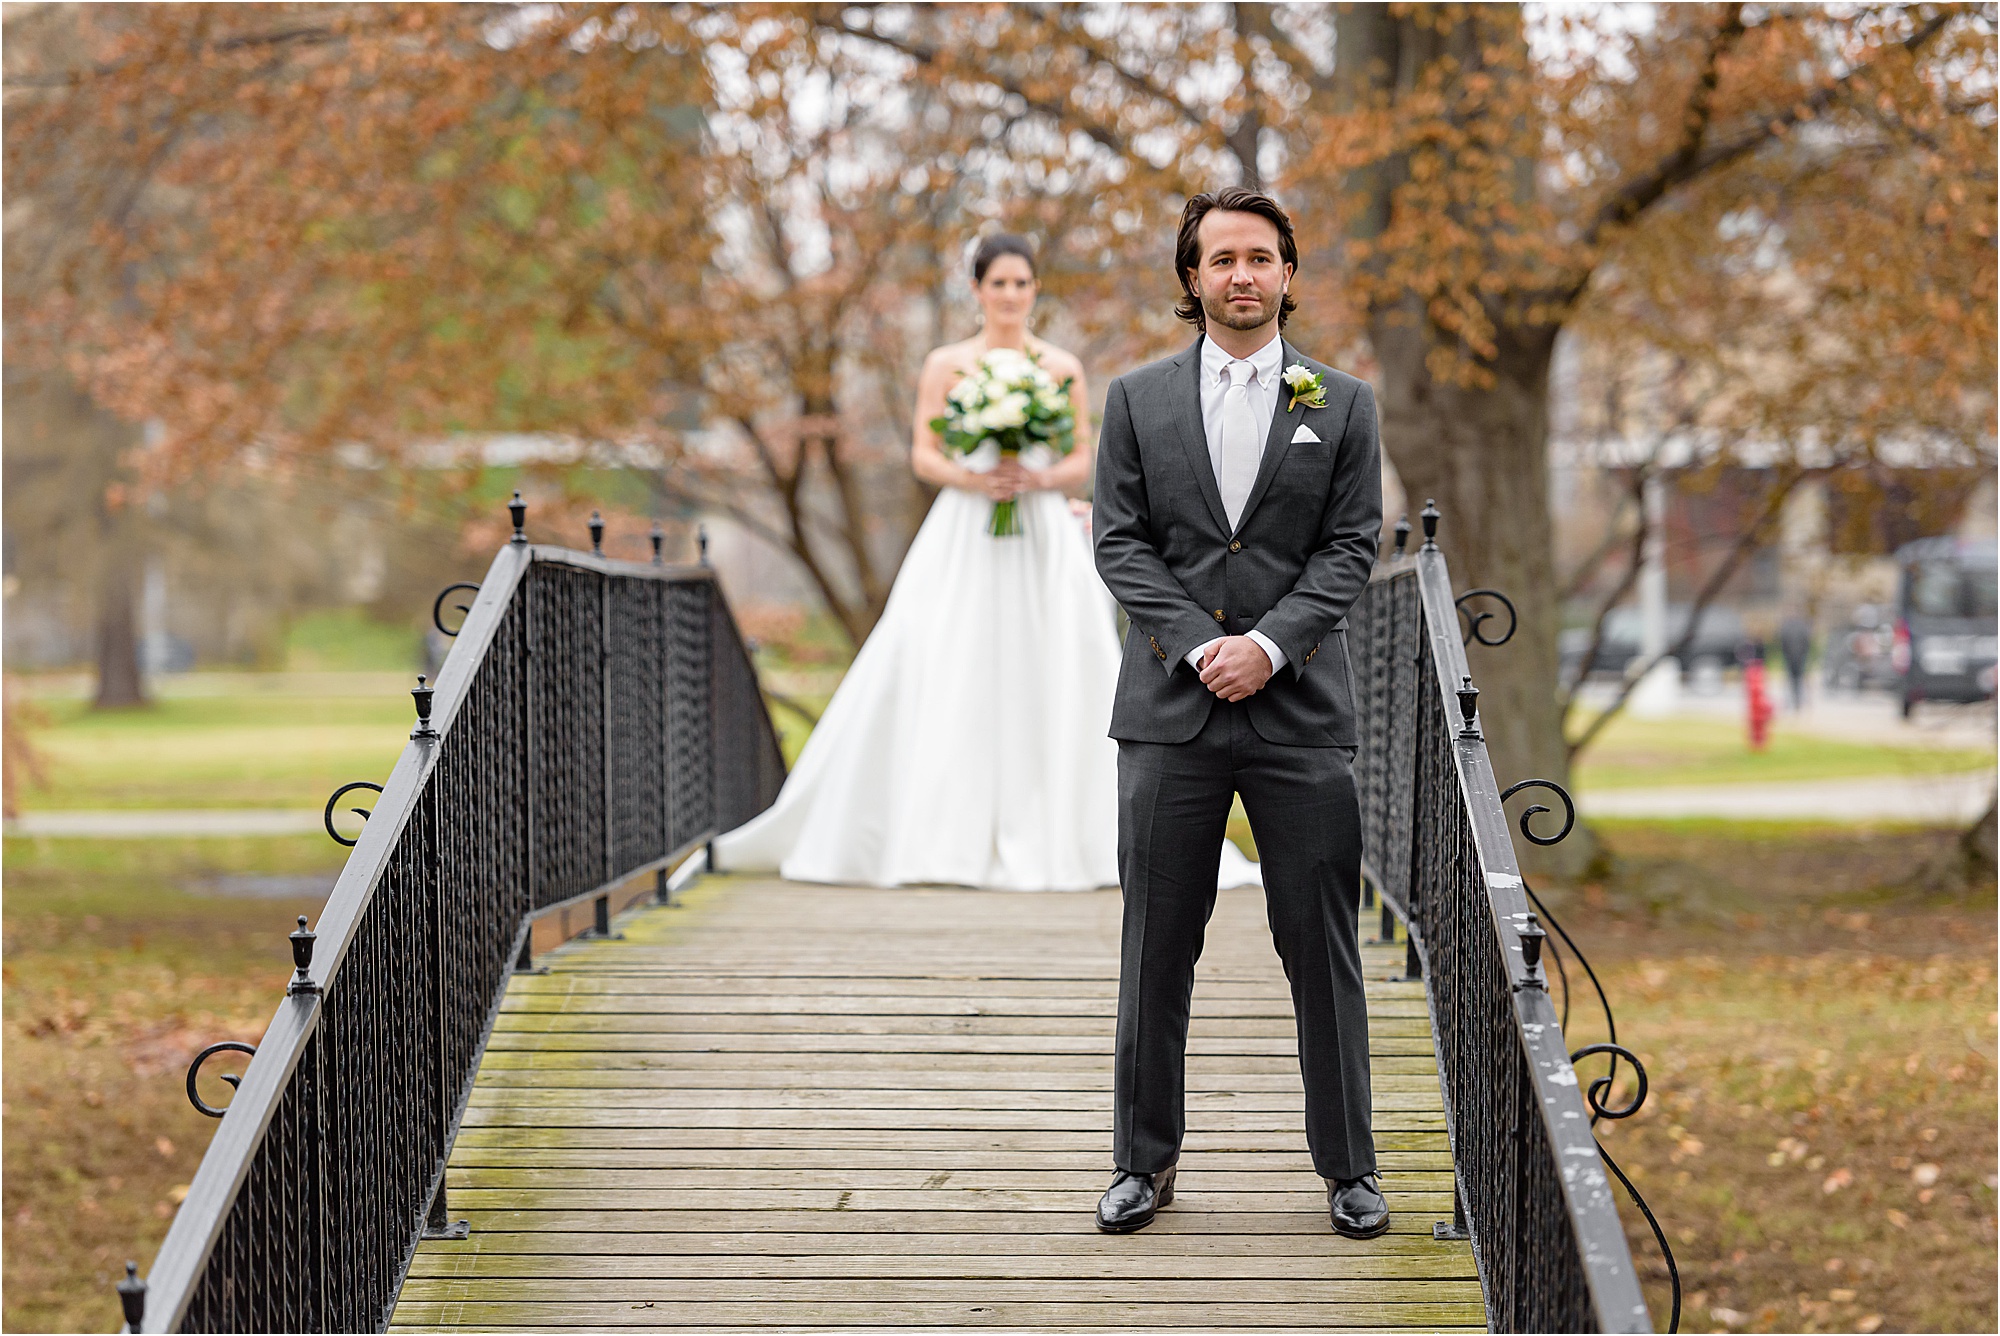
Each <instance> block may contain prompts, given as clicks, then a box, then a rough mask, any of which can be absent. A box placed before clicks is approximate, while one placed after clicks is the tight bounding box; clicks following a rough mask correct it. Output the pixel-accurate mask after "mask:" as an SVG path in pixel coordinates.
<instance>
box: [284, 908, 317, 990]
mask: <svg viewBox="0 0 2000 1336" xmlns="http://www.w3.org/2000/svg"><path fill="white" fill-rule="evenodd" d="M291 939H292V964H294V965H296V966H297V967H298V971H299V972H298V975H297V976H296V977H295V978H293V980H292V985H291V987H289V988H287V989H286V990H285V991H286V992H287V993H317V992H318V991H319V985H318V984H316V983H314V982H313V981H312V978H311V976H310V975H309V974H308V973H307V971H309V970H311V969H312V963H313V944H314V943H315V942H317V941H318V940H319V934H318V933H316V932H314V931H313V930H312V929H310V928H308V927H307V926H306V916H305V915H304V914H301V915H299V926H298V927H297V928H296V929H294V930H293V931H292V934H291Z"/></svg>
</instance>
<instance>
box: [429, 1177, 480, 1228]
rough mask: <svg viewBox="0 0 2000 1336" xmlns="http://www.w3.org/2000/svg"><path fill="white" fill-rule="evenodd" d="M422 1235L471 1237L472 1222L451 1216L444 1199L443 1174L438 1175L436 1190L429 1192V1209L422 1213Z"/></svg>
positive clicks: (449, 1207)
mask: <svg viewBox="0 0 2000 1336" xmlns="http://www.w3.org/2000/svg"><path fill="white" fill-rule="evenodd" d="M424 1237H425V1238H427V1239H466V1238H471V1237H472V1222H471V1221H469V1220H454V1219H452V1218H451V1206H450V1203H448V1202H447V1201H446V1200H445V1192H444V1176H443V1175H442V1174H440V1175H439V1176H438V1185H437V1191H436V1192H434V1193H432V1194H431V1206H430V1210H429V1211H427V1212H425V1213H424Z"/></svg>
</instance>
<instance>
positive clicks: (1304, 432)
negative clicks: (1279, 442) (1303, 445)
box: [1292, 422, 1319, 445]
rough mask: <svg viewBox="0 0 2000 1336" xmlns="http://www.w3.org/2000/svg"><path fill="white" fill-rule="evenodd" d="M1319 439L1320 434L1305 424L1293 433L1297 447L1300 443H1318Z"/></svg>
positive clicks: (1300, 425)
mask: <svg viewBox="0 0 2000 1336" xmlns="http://www.w3.org/2000/svg"><path fill="white" fill-rule="evenodd" d="M1318 439H1319V433H1318V432H1316V431H1314V430H1313V429H1312V428H1311V427H1308V426H1307V425H1306V424H1305V423H1303V422H1301V423H1300V424H1299V429H1298V430H1297V431H1295V432H1293V433H1292V444H1293V445H1297V444H1298V443H1299V442H1300V441H1317V440H1318Z"/></svg>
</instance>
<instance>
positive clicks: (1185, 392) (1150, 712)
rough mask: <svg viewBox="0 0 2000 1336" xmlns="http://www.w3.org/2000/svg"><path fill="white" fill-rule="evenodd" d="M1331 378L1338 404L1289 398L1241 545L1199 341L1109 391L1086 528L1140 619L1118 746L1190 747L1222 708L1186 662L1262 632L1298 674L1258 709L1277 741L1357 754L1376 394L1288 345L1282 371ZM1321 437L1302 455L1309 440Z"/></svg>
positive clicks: (1376, 500)
mask: <svg viewBox="0 0 2000 1336" xmlns="http://www.w3.org/2000/svg"><path fill="white" fill-rule="evenodd" d="M1294 362H1303V363H1305V364H1306V365H1307V366H1308V367H1310V368H1312V369H1313V370H1314V371H1317V372H1320V373H1322V374H1323V375H1324V376H1325V377H1326V390H1327V394H1326V407H1324V408H1307V407H1305V406H1304V405H1300V406H1298V407H1296V408H1292V409H1289V410H1287V409H1286V407H1285V405H1286V404H1287V403H1289V402H1290V401H1291V393H1290V391H1289V390H1288V389H1286V388H1284V387H1283V386H1282V385H1281V386H1280V388H1279V394H1278V401H1277V411H1276V412H1275V413H1273V414H1272V416H1271V434H1270V436H1269V437H1268V438H1267V439H1266V441H1265V443H1264V460H1263V464H1262V466H1261V467H1260V468H1259V470H1258V473H1257V480H1256V483H1255V484H1254V485H1253V486H1252V487H1251V489H1250V498H1249V500H1248V501H1247V502H1246V503H1245V504H1244V507H1243V514H1242V519H1241V522H1240V523H1239V524H1238V525H1237V527H1236V529H1235V531H1234V532H1231V531H1230V528H1229V521H1228V517H1227V512H1226V511H1225V510H1224V509H1223V506H1222V493H1221V492H1220V491H1219V490H1218V489H1217V487H1216V480H1215V469H1214V467H1213V466H1212V465H1211V464H1210V463H1209V459H1208V440H1207V436H1206V434H1205V433H1204V431H1203V429H1202V420H1201V382H1200V376H1201V341H1200V340H1199V339H1197V340H1196V341H1195V343H1194V345H1193V346H1192V347H1190V348H1188V349H1187V350H1185V351H1184V352H1182V353H1180V354H1179V355H1178V356H1175V357H1169V358H1166V359H1165V360H1163V361H1159V362H1154V363H1152V364H1150V365H1148V366H1143V367H1140V368H1139V369H1138V370H1137V371H1133V372H1129V373H1127V374H1126V375H1123V376H1120V377H1119V378H1118V379H1117V380H1114V381H1112V382H1111V388H1110V390H1109V392H1108V393H1107V394H1106V396H1105V403H1104V423H1103V427H1102V430H1101V431H1100V433H1099V437H1098V446H1097V493H1096V498H1095V504H1094V507H1093V510H1092V516H1091V528H1092V530H1093V531H1094V533H1095V535H1096V547H1097V570H1098V573H1099V574H1100V575H1102V576H1103V577H1104V583H1105V584H1106V585H1108V586H1109V587H1110V589H1111V592H1112V594H1113V596H1114V597H1116V598H1117V600H1118V602H1119V603H1120V604H1121V605H1122V606H1123V607H1124V609H1125V613H1126V615H1127V616H1128V617H1130V618H1131V621H1132V629H1131V630H1130V632H1129V633H1127V635H1126V637H1125V657H1124V662H1123V664H1122V665H1121V667H1120V670H1119V674H1118V695H1117V699H1116V701H1115V702H1114V703H1113V706H1112V711H1111V736H1112V737H1114V738H1119V739H1122V740H1126V741H1131V742H1169V743H1172V742H1186V741H1188V740H1189V739H1191V738H1193V737H1194V736H1195V734H1197V733H1199V732H1200V731H1201V727H1202V725H1203V724H1204V723H1206V722H1207V720H1208V713H1209V709H1210V706H1211V705H1212V704H1213V703H1214V701H1215V699H1216V698H1215V696H1214V695H1213V694H1212V693H1211V692H1210V691H1209V690H1208V688H1206V687H1204V686H1203V685H1202V684H1201V678H1200V676H1199V675H1198V674H1197V673H1196V672H1195V671H1194V670H1193V669H1192V668H1190V667H1189V666H1188V665H1187V663H1186V662H1185V660H1186V658H1187V654H1188V651H1190V650H1192V649H1194V648H1195V647H1196V646H1197V645H1200V644H1203V643H1204V642H1206V641H1209V640H1213V639H1214V638H1215V637H1216V636H1218V635H1243V634H1244V633H1246V632H1248V631H1249V630H1251V629H1252V628H1253V627H1254V628H1255V629H1257V630H1258V631H1261V632H1262V633H1263V634H1265V635H1267V636H1269V637H1270V638H1271V640H1272V642H1273V643H1275V644H1276V645H1277V646H1278V648H1279V649H1281V650H1283V651H1284V652H1285V659H1286V664H1285V667H1284V668H1283V669H1281V670H1279V672H1277V673H1276V674H1274V675H1273V676H1272V678H1271V680H1270V682H1269V683H1267V684H1266V685H1265V687H1264V689H1263V690H1262V691H1259V692H1257V693H1256V694H1255V695H1253V696H1251V697H1250V698H1249V700H1248V701H1247V702H1246V704H1247V705H1248V707H1249V715H1250V722H1251V725H1252V726H1253V727H1254V728H1255V729H1256V730H1257V733H1258V735H1259V736H1260V737H1262V738H1263V739H1264V740H1265V741H1267V742H1274V743H1279V744H1283V745H1288V746H1301V747H1326V746H1353V745H1355V742H1356V736H1355V728H1354V690H1353V680H1354V677H1353V672H1352V670H1351V669H1350V668H1349V665H1348V661H1347V632H1346V625H1347V622H1346V618H1347V610H1348V609H1349V608H1350V607H1352V606H1353V604H1354V600H1355V598H1356V597H1358V596H1359V595H1360V593H1361V590H1362V588H1363V586H1365V585H1366V584H1367V583H1368V576H1369V573H1370V572H1371V571H1372V570H1373V569H1374V566H1375V552H1376V545H1377V543H1378V541H1379V539H1380V535H1381V529H1382V466H1381V455H1380V444H1379V442H1378V439H1377V435H1376V426H1375V396H1374V393H1373V392H1372V391H1371V390H1370V389H1369V388H1368V386H1367V384H1366V383H1365V382H1363V381H1360V380H1357V379H1355V378H1354V377H1353V376H1349V375H1346V374H1344V373H1342V372H1339V371H1335V370H1333V369H1332V368H1331V367H1328V366H1325V365H1323V364H1321V363H1319V362H1315V361H1313V360H1312V359H1311V358H1308V357H1304V356H1301V355H1300V353H1299V351H1298V350H1297V349H1296V348H1294V347H1292V345H1291V344H1290V343H1286V344H1285V345H1284V360H1283V362H1282V364H1281V365H1283V366H1290V365H1292V364H1293V363H1294ZM1301 424H1304V425H1305V426H1308V427H1311V428H1312V430H1313V431H1314V433H1315V434H1317V435H1318V436H1319V440H1318V441H1316V442H1315V441H1298V442H1294V441H1293V439H1292V437H1293V435H1294V434H1295V433H1296V432H1297V430H1298V428H1299V426H1300V425H1301Z"/></svg>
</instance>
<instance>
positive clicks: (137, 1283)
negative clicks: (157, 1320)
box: [118, 1261, 146, 1331]
mask: <svg viewBox="0 0 2000 1336" xmlns="http://www.w3.org/2000/svg"><path fill="white" fill-rule="evenodd" d="M118 1304H119V1306H120V1307H121V1308H123V1309H124V1310H125V1327H126V1330H128V1331H137V1330H139V1328H140V1327H141V1326H143V1325H144V1324H145V1321H146V1282H145V1281H143V1280H141V1279H139V1264H138V1263H137V1262H131V1261H128V1262H126V1263H125V1279H123V1280H121V1281H119V1282H118Z"/></svg>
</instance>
